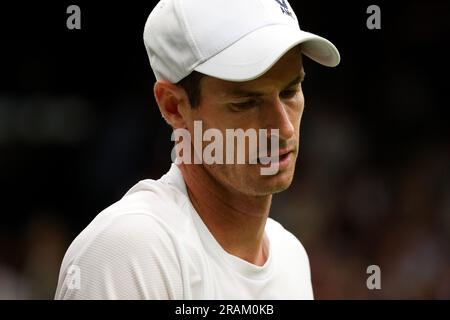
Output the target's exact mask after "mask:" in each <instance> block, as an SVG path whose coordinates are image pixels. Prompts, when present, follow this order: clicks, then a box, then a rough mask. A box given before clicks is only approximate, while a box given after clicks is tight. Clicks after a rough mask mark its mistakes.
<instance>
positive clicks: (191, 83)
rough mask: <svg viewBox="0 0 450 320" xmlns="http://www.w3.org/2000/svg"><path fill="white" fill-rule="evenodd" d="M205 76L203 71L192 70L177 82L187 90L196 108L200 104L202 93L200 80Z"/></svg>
mask: <svg viewBox="0 0 450 320" xmlns="http://www.w3.org/2000/svg"><path fill="white" fill-rule="evenodd" d="M204 76H205V75H204V74H203V73H200V72H197V71H192V73H190V74H189V75H188V76H187V77H185V78H183V79H181V80H180V81H178V82H177V85H179V86H180V87H182V88H183V89H184V91H186V94H187V96H188V99H189V103H190V104H191V107H192V108H195V107H197V106H198V105H199V104H200V99H201V93H202V92H201V86H200V82H201V80H202V78H203V77H204Z"/></svg>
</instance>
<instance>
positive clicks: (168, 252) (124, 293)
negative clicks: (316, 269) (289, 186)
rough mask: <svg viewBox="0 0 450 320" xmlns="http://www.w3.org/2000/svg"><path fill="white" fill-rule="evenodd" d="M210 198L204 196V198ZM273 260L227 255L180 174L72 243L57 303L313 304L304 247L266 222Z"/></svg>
mask: <svg viewBox="0 0 450 320" xmlns="http://www.w3.org/2000/svg"><path fill="white" fill-rule="evenodd" d="M205 196H207V194H205ZM265 235H266V237H267V239H268V243H269V245H268V252H269V253H268V259H267V261H266V263H265V264H264V265H263V266H256V265H253V264H251V263H249V262H247V261H245V260H243V259H240V258H238V257H236V256H233V255H231V254H229V253H227V252H226V251H225V250H224V249H223V248H222V247H221V246H220V244H219V243H218V242H217V241H216V240H215V238H214V237H213V235H212V234H211V233H210V232H209V230H208V228H207V227H206V225H205V224H204V223H203V221H202V219H201V218H200V216H199V215H198V213H197V212H196V210H195V209H194V207H193V206H192V204H191V202H190V200H189V197H188V194H187V191H186V185H185V182H184V179H183V176H182V174H181V171H180V169H179V168H178V167H177V166H176V165H175V164H172V167H171V169H170V170H169V172H168V173H167V174H165V175H164V176H163V177H161V179H159V180H143V181H140V182H139V183H137V184H136V185H135V186H134V187H132V188H131V189H130V190H129V191H128V192H127V193H126V194H125V196H124V197H123V198H122V199H121V200H119V201H118V202H116V203H115V204H113V205H111V206H110V207H109V208H107V209H105V210H103V211H102V212H101V213H100V214H99V215H98V216H97V217H96V218H95V219H94V220H93V221H92V222H91V223H90V224H89V225H88V226H87V227H86V228H85V229H84V230H83V231H82V232H81V233H80V235H78V237H77V238H76V239H75V240H74V241H73V243H72V244H71V245H70V247H69V249H68V250H67V252H66V255H65V257H64V260H63V262H62V266H61V271H60V275H59V281H58V288H57V290H56V295H55V298H56V299H313V291H312V286H311V276H310V268H309V261H308V256H307V254H306V252H305V249H304V248H303V246H302V245H301V243H300V242H299V241H298V240H297V238H295V237H294V236H293V235H292V234H291V233H290V232H288V231H286V230H285V229H284V228H283V227H282V226H281V225H280V224H279V223H278V222H276V221H274V220H273V219H271V218H269V219H268V220H267V223H266V227H265Z"/></svg>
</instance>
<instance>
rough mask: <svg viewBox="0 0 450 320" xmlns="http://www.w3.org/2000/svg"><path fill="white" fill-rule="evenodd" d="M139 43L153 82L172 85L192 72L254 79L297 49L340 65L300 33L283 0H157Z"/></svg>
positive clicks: (326, 45) (330, 51) (329, 50)
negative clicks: (297, 47)
mask: <svg viewBox="0 0 450 320" xmlns="http://www.w3.org/2000/svg"><path fill="white" fill-rule="evenodd" d="M144 43H145V47H146V50H147V54H148V57H149V59H150V65H151V67H152V69H153V72H154V74H155V76H156V79H157V80H167V81H170V82H172V83H177V82H178V81H180V80H181V79H183V78H184V77H186V76H188V75H189V74H190V73H191V72H192V71H194V70H195V71H198V72H200V73H203V74H206V75H209V76H212V77H215V78H219V79H223V80H229V81H247V80H252V79H256V78H258V77H260V76H261V75H262V74H264V73H265V72H266V71H268V70H269V69H270V68H271V67H272V66H273V65H274V64H275V63H276V62H277V61H278V60H279V59H280V58H281V57H282V56H283V55H284V54H285V53H286V52H287V51H289V50H290V49H291V48H293V47H295V46H297V45H299V44H301V51H302V53H303V54H304V55H306V56H308V57H309V58H311V59H312V60H314V61H316V62H318V63H320V64H322V65H325V66H329V67H334V66H336V65H338V64H339V61H340V56H339V52H338V50H337V49H336V47H335V46H334V45H333V44H332V43H331V42H330V41H328V40H327V39H325V38H322V37H319V36H317V35H315V34H312V33H309V32H305V31H302V30H300V26H299V24H298V20H297V17H296V15H295V13H294V11H293V10H292V8H291V6H290V5H289V3H288V2H287V1H286V0H161V1H160V2H159V3H158V4H157V5H156V7H155V8H154V9H153V11H152V12H151V13H150V15H149V17H148V19H147V22H146V24H145V28H144Z"/></svg>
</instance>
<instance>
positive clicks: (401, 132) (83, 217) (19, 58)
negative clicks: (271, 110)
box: [0, 0, 450, 299]
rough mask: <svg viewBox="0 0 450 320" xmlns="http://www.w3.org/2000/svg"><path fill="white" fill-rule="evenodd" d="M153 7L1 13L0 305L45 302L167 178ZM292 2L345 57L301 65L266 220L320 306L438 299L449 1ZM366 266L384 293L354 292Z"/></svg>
mask: <svg viewBox="0 0 450 320" xmlns="http://www.w3.org/2000/svg"><path fill="white" fill-rule="evenodd" d="M243 1H244V0H243ZM71 4H77V5H79V6H80V8H81V30H68V29H67V28H66V19H67V17H68V16H69V15H68V14H67V13H66V9H67V7H68V6H69V5H71ZM154 4H155V3H154V2H152V1H147V2H146V4H145V5H142V4H140V5H138V4H134V3H133V4H131V3H128V2H117V3H114V2H113V4H112V3H111V2H106V1H103V2H101V1H98V2H97V1H96V4H93V3H92V2H90V3H88V2H87V1H74V2H67V1H60V3H59V4H51V5H50V4H49V3H45V2H43V1H38V2H30V3H26V2H21V3H20V4H11V3H10V4H3V3H2V4H1V5H0V35H1V38H0V188H1V196H0V199H1V202H0V214H1V224H0V299H30V298H34V299H51V298H53V295H54V292H55V288H56V282H57V277H58V272H59V266H60V263H61V260H62V257H63V255H64V252H65V250H66V249H67V247H68V245H69V244H70V242H71V241H72V240H73V239H74V238H75V236H76V235H77V234H78V233H79V232H80V231H81V230H82V229H83V228H84V227H85V226H86V225H87V224H88V223H89V222H90V221H91V220H92V219H93V218H94V217H95V215H96V214H98V213H99V212H100V211H101V210H103V209H104V208H106V207H107V206H109V205H110V204H112V203H113V202H115V201H117V200H119V198H120V197H121V196H122V195H123V194H124V193H125V192H126V191H127V190H128V189H129V188H130V187H131V186H133V185H134V184H135V183H136V182H137V181H139V180H142V179H147V178H152V179H157V178H159V177H160V176H161V175H162V174H163V173H165V172H166V171H167V170H168V168H169V166H170V162H171V160H170V150H171V141H170V134H171V131H170V130H169V127H168V126H167V125H165V124H164V122H163V121H162V118H161V116H160V115H159V111H158V110H157V107H156V105H155V102H154V99H153V92H152V86H153V83H154V78H153V74H152V72H151V69H150V65H149V63H148V58H147V55H146V52H145V48H144V45H143V41H142V32H143V27H144V24H145V21H146V19H147V16H148V14H149V13H150V11H151V9H152V8H153V6H154ZM291 4H292V6H293V7H294V8H295V11H296V13H297V15H298V17H299V21H300V25H301V27H302V29H304V30H307V31H311V32H314V33H318V34H320V35H322V36H324V37H326V38H328V39H330V40H331V41H332V42H333V43H334V44H335V45H336V46H337V47H338V49H339V50H340V53H341V57H342V62H341V64H340V65H339V66H338V67H337V68H333V69H330V68H325V67H322V66H320V65H318V64H315V63H313V62H312V61H309V60H307V61H305V70H306V73H307V76H306V81H305V83H304V86H303V88H304V94H305V98H306V109H305V113H304V116H303V122H302V133H301V134H302V142H301V151H300V157H299V161H298V164H297V172H296V178H295V181H294V183H293V185H292V187H291V188H290V189H289V190H288V191H286V192H284V193H282V194H279V195H277V196H275V198H274V204H273V208H272V212H271V215H272V217H273V218H275V219H277V220H279V221H280V222H281V223H282V224H284V225H285V227H286V228H287V229H289V230H290V231H292V232H293V233H294V234H295V235H296V236H297V237H298V238H299V239H300V240H301V241H302V243H303V245H304V246H305V248H306V250H307V251H308V253H309V256H310V262H311V268H312V278H313V285H314V291H315V297H316V298H317V299H361V298H368V299H383V298H384V299H393V298H400V299H418V298H425V299H449V298H450V250H449V249H450V170H449V168H450V130H449V112H448V110H447V109H448V107H449V103H448V101H449V99H448V96H447V95H448V94H449V92H450V91H449V80H448V65H449V58H448V57H449V51H448V50H447V49H446V48H447V47H448V45H447V42H448V41H449V38H450V37H449V35H450V22H449V20H450V14H449V13H450V10H449V9H450V3H449V2H448V1H447V2H444V1H408V2H406V1H401V2H395V4H394V3H392V2H391V3H388V2H387V1H382V2H380V1H376V2H369V1H359V3H351V2H346V3H345V4H343V3H342V1H339V3H330V2H329V1H323V0H320V1H319V0H316V1H294V0H291ZM371 4H377V5H378V6H379V7H380V8H381V30H369V29H368V28H367V27H366V20H367V18H368V17H369V14H367V13H366V9H367V7H368V6H369V5H371ZM249 14H251V13H249ZM211 36H212V37H213V36H214V35H211ZM373 264H375V265H378V266H380V268H381V286H382V288H381V290H368V289H367V287H366V279H367V277H368V276H369V275H368V274H367V273H366V268H367V267H368V266H369V265H373Z"/></svg>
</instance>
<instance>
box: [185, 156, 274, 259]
mask: <svg viewBox="0 0 450 320" xmlns="http://www.w3.org/2000/svg"><path fill="white" fill-rule="evenodd" d="M179 168H180V170H181V172H182V174H183V177H184V181H185V183H186V187H187V190H188V194H189V198H190V200H191V202H192V205H193V206H194V208H195V210H196V211H197V213H198V214H199V216H200V217H201V219H202V220H203V222H204V223H205V225H206V226H207V227H208V229H209V231H210V232H211V233H212V235H213V236H214V238H215V239H216V240H217V242H218V243H219V244H220V245H221V246H222V248H223V249H224V250H225V251H227V252H228V253H230V254H232V255H234V256H237V257H239V258H241V259H243V260H246V261H247V262H250V263H252V264H255V265H258V266H262V265H264V263H265V262H266V260H267V257H268V253H267V243H266V240H265V237H264V228H265V225H266V221H267V217H268V215H269V210H270V205H271V201H272V195H267V196H261V197H254V196H248V195H244V194H241V193H238V192H233V191H230V190H228V189H227V188H225V187H224V186H222V185H221V184H219V183H218V182H217V181H216V180H215V179H213V178H212V177H211V176H210V175H209V174H208V172H207V171H206V170H205V169H204V168H203V166H202V165H185V164H181V165H179ZM205 195H207V196H205Z"/></svg>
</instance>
